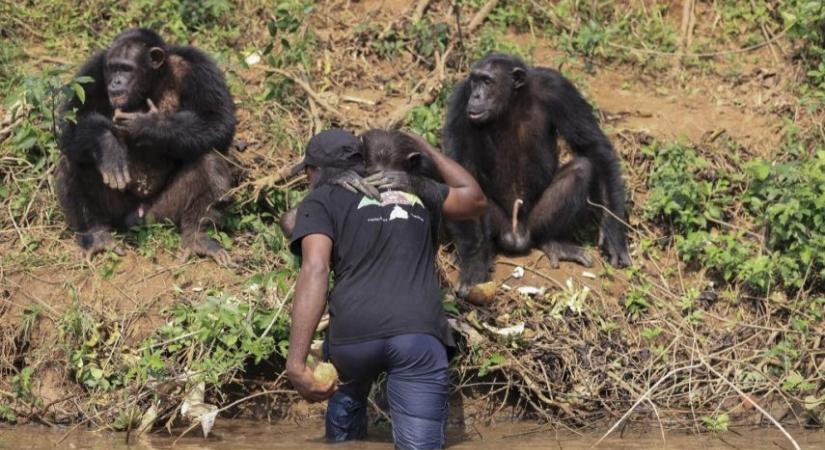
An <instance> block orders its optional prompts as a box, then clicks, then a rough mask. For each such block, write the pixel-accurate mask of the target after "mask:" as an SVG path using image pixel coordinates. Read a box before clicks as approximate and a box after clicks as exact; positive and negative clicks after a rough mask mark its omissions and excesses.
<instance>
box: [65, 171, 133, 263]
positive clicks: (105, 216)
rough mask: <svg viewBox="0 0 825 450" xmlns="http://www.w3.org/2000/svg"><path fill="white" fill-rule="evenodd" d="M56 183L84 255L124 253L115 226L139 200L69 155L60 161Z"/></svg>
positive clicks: (70, 225)
mask: <svg viewBox="0 0 825 450" xmlns="http://www.w3.org/2000/svg"><path fill="white" fill-rule="evenodd" d="M55 185H56V191H57V200H58V202H59V203H60V207H61V208H62V210H63V214H64V215H65V216H66V221H67V222H68V225H69V229H70V230H72V231H74V232H75V233H77V236H76V238H77V243H78V245H79V246H80V248H81V251H82V252H83V255H84V256H85V257H86V258H90V257H92V256H94V255H95V254H96V253H99V252H102V251H104V250H107V249H112V250H113V251H114V252H115V253H117V254H119V255H123V254H124V251H123V249H122V248H121V247H120V246H118V245H115V241H114V240H113V239H112V234H111V229H112V228H115V227H119V226H121V224H122V219H123V218H124V217H125V216H126V215H127V214H128V213H129V211H130V210H132V209H134V208H135V207H136V205H137V199H135V198H134V197H133V196H132V195H131V194H129V193H126V192H120V191H117V190H114V189H111V188H109V187H108V186H106V185H105V184H103V179H102V178H101V175H100V173H99V172H98V171H97V169H96V168H95V167H94V166H87V165H80V164H73V163H71V162H70V161H69V160H68V158H66V157H65V156H63V157H61V158H60V160H59V161H58V163H57V171H56V173H55Z"/></svg>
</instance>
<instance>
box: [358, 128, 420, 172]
mask: <svg viewBox="0 0 825 450" xmlns="http://www.w3.org/2000/svg"><path fill="white" fill-rule="evenodd" d="M363 139H364V146H365V148H366V152H365V153H366V163H367V172H369V173H374V172H378V171H405V172H415V171H417V170H419V169H420V168H421V165H422V160H423V156H422V155H421V151H420V150H419V149H418V147H417V145H416V143H415V141H413V140H412V139H410V138H409V137H407V136H405V135H404V134H403V133H399V132H397V131H385V130H370V131H368V132H366V133H364V136H363Z"/></svg>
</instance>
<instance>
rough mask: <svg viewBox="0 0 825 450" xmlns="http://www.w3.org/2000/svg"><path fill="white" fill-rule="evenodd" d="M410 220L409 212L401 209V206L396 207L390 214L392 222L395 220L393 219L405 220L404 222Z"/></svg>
mask: <svg viewBox="0 0 825 450" xmlns="http://www.w3.org/2000/svg"><path fill="white" fill-rule="evenodd" d="M409 218H410V215H409V214H407V211H404V210H403V209H401V207H400V206H398V205H395V208H393V209H392V212H391V213H390V220H393V219H404V220H407V219H409Z"/></svg>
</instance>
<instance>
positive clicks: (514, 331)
mask: <svg viewBox="0 0 825 450" xmlns="http://www.w3.org/2000/svg"><path fill="white" fill-rule="evenodd" d="M481 326H483V327H484V328H486V329H488V330H490V331H492V332H493V333H495V334H497V335H499V336H504V337H511V336H521V335H522V334H524V322H519V323H517V324H515V325H513V326H510V327H505V328H496V327H494V326H491V325H487V324H486V323H482V324H481Z"/></svg>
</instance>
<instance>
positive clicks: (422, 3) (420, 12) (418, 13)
mask: <svg viewBox="0 0 825 450" xmlns="http://www.w3.org/2000/svg"><path fill="white" fill-rule="evenodd" d="M428 6H430V0H418V4H417V5H415V12H414V13H413V15H412V21H413V23H416V22H418V21H419V20H421V18H422V17H423V16H424V11H426V10H427V7H428Z"/></svg>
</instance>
